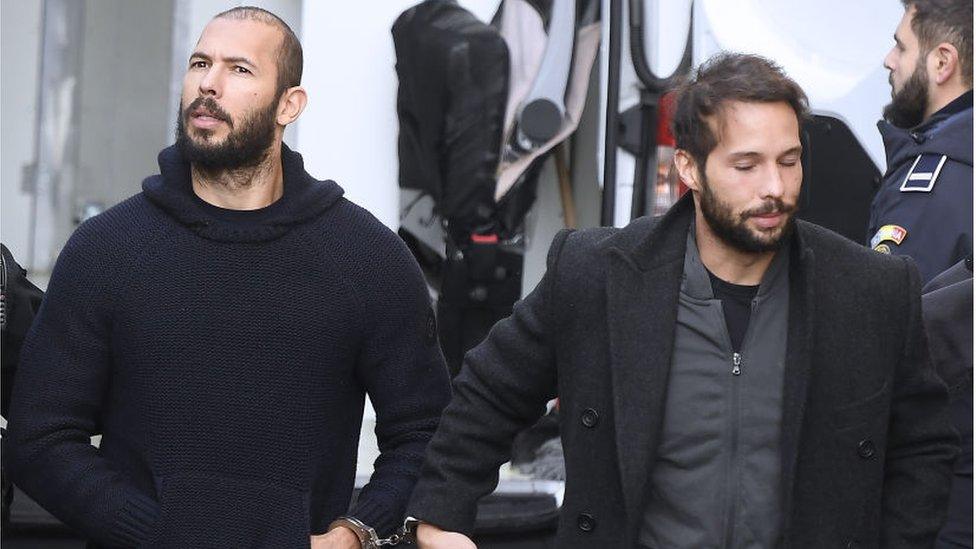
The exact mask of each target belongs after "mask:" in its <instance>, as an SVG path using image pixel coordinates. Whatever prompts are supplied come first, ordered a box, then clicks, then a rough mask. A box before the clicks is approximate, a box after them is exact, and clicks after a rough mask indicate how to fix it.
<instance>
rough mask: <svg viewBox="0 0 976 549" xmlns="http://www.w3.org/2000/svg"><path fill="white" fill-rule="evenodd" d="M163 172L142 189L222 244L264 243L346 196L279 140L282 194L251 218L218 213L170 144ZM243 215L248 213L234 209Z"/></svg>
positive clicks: (162, 159) (185, 222) (162, 155)
mask: <svg viewBox="0 0 976 549" xmlns="http://www.w3.org/2000/svg"><path fill="white" fill-rule="evenodd" d="M158 162H159V174H158V175H153V176H150V177H148V178H146V180H145V181H143V182H142V192H143V194H144V195H145V196H146V198H148V199H149V201H150V202H152V203H153V204H155V205H156V206H157V207H159V208H160V209H161V210H163V211H164V212H166V213H167V214H169V215H170V216H171V217H172V218H173V219H175V220H176V221H177V222H179V223H180V224H182V225H184V226H186V227H189V228H190V229H191V230H193V231H194V232H196V233H197V234H198V235H200V236H202V237H204V238H207V239H210V240H217V241H223V242H262V241H268V240H274V239H276V238H279V237H281V236H282V235H284V234H285V233H287V232H288V231H289V230H291V229H292V228H293V227H295V226H297V225H301V224H303V223H305V222H307V221H309V220H311V219H312V218H314V217H316V216H318V215H319V214H321V213H322V212H324V211H325V210H328V209H329V208H330V207H332V206H333V205H334V204H335V203H336V202H337V201H338V200H339V199H340V198H341V197H342V195H343V190H342V187H340V186H339V185H338V184H337V183H336V182H335V181H331V180H326V181H319V180H317V179H315V178H313V177H312V176H311V175H309V174H308V172H306V171H305V163H304V161H303V160H302V155H300V154H298V153H297V152H294V151H292V150H291V149H289V148H288V146H287V145H285V144H284V143H282V144H281V166H282V175H283V178H284V194H282V196H281V198H279V199H278V200H277V201H275V202H274V203H273V204H271V205H269V206H267V207H265V208H262V209H261V210H256V211H255V213H258V212H259V213H260V215H256V216H255V219H254V220H253V222H233V221H230V220H228V219H227V216H221V215H218V214H216V213H215V212H216V210H219V208H216V207H215V206H212V205H210V204H207V203H205V202H204V201H203V200H202V199H201V198H199V197H198V196H197V195H196V194H195V193H194V192H193V187H192V184H191V180H190V163H189V162H188V161H187V160H186V159H185V158H184V157H183V154H182V153H181V152H180V150H179V148H178V147H177V146H176V145H172V146H170V147H167V148H165V149H163V150H162V151H161V152H160V153H159V157H158ZM230 212H231V213H242V214H247V212H234V211H230Z"/></svg>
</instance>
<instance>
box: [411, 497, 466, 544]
mask: <svg viewBox="0 0 976 549" xmlns="http://www.w3.org/2000/svg"><path fill="white" fill-rule="evenodd" d="M475 509H477V507H475ZM407 516H410V517H413V518H415V519H417V520H419V521H421V522H426V523H428V524H433V525H434V526H436V527H438V528H440V529H441V530H445V531H448V532H457V533H459V534H464V535H465V536H468V537H471V536H473V535H474V525H475V520H476V511H473V512H466V510H465V509H464V508H463V506H462V505H455V506H450V505H448V506H446V507H445V506H442V505H428V504H426V503H425V502H421V501H419V500H418V499H413V500H411V501H410V505H408V506H407Z"/></svg>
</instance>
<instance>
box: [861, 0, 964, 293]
mask: <svg viewBox="0 0 976 549" xmlns="http://www.w3.org/2000/svg"><path fill="white" fill-rule="evenodd" d="M902 1H903V3H904V4H905V15H904V16H903V17H902V19H901V22H900V23H899V24H898V29H897V30H896V31H895V46H894V47H893V48H892V49H891V51H890V52H889V53H888V55H887V56H886V57H885V60H884V65H885V68H887V69H888V70H889V71H890V75H889V77H888V81H889V82H890V83H891V98H892V99H891V103H890V104H889V105H888V106H886V107H885V109H884V118H885V120H883V121H881V122H879V123H878V128H879V129H880V131H881V136H882V138H883V139H884V144H885V149H886V150H887V155H888V170H887V173H886V174H885V177H884V182H883V183H882V185H881V188H880V189H879V190H878V193H877V195H876V196H875V198H874V202H873V203H872V204H871V218H870V222H869V226H868V243H869V245H870V246H871V247H872V248H874V249H875V250H877V251H879V252H882V253H891V254H899V255H909V256H912V257H913V258H914V259H915V261H916V263H917V264H918V269H919V271H920V273H921V275H922V280H923V283H924V282H927V281H928V280H930V279H931V278H932V277H934V276H935V275H937V274H939V273H940V272H942V271H944V270H946V269H948V268H949V267H950V266H952V265H953V264H955V263H957V262H959V261H960V260H962V259H963V258H965V257H966V256H967V255H969V254H971V253H972V249H973V232H972V225H973V155H972V151H973V91H972V89H973V40H972V37H973V3H972V0H902Z"/></svg>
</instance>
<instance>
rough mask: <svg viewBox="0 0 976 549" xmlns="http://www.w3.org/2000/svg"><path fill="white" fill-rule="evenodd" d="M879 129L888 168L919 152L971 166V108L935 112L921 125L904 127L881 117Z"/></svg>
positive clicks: (892, 167) (898, 164) (896, 165)
mask: <svg viewBox="0 0 976 549" xmlns="http://www.w3.org/2000/svg"><path fill="white" fill-rule="evenodd" d="M878 130H880V131H881V137H882V139H883V140H884V146H885V152H886V153H887V156H888V166H889V169H894V168H896V167H898V166H900V165H901V164H903V163H904V162H905V161H907V160H908V159H909V158H914V157H915V156H918V155H920V154H938V155H943V154H944V155H946V156H948V157H949V158H950V159H952V160H954V161H956V162H959V163H961V164H966V165H969V166H972V165H973V108H972V107H969V108H968V109H965V110H963V111H961V112H957V113H954V114H949V115H939V114H937V115H935V116H933V117H932V118H931V119H929V120H926V121H925V122H923V123H922V124H920V125H918V126H916V127H914V128H911V129H903V128H898V127H896V126H893V125H891V124H890V123H888V122H886V121H884V120H882V121H880V122H878Z"/></svg>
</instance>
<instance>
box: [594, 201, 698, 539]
mask: <svg viewBox="0 0 976 549" xmlns="http://www.w3.org/2000/svg"><path fill="white" fill-rule="evenodd" d="M689 194H690V193H689ZM689 203H690V200H689V201H688V202H687V203H685V204H684V206H685V207H684V208H681V207H680V203H679V206H675V208H674V209H673V210H672V212H671V213H669V214H668V215H667V216H665V218H663V219H662V220H661V222H660V223H659V224H658V225H657V226H656V227H655V228H653V229H652V230H651V231H650V233H649V234H648V236H647V237H646V238H644V239H642V240H641V241H640V242H639V243H637V244H636V245H635V246H633V247H630V248H629V249H628V248H627V247H619V248H613V249H611V250H610V272H609V277H608V280H607V314H608V319H607V320H608V327H609V335H610V338H609V339H610V358H611V382H612V386H613V405H614V418H615V419H614V423H615V427H616V433H615V435H616V443H617V456H618V461H619V468H620V475H621V479H620V480H621V485H622V487H623V491H624V502H625V503H626V510H627V513H628V518H629V519H631V520H632V519H633V518H634V517H635V516H639V513H640V512H641V509H642V504H643V496H644V491H645V486H646V482H647V478H648V472H649V471H650V468H651V465H652V463H653V455H654V449H655V447H656V446H657V440H658V433H659V431H660V426H661V418H662V415H663V413H664V398H665V391H666V388H667V378H668V371H669V369H670V364H671V349H672V344H673V342H674V329H675V320H676V317H677V304H678V291H679V289H680V287H681V275H682V271H683V265H684V261H683V260H684V251H685V241H686V236H687V232H688V226H689V224H690V221H691V216H692V215H693V210H692V211H691V212H689V211H687V210H688V208H687V206H688V204H689Z"/></svg>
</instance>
